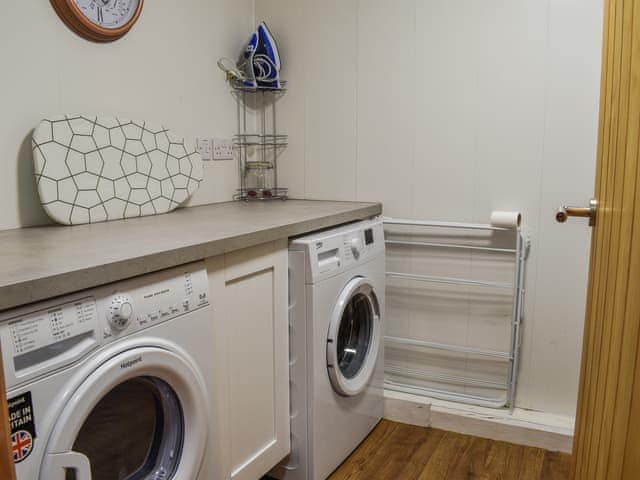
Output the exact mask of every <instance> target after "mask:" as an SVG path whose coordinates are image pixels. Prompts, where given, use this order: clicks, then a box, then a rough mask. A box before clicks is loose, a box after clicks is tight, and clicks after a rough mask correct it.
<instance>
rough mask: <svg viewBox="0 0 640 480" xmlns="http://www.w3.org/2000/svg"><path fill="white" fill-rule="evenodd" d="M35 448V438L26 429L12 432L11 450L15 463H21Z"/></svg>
mask: <svg viewBox="0 0 640 480" xmlns="http://www.w3.org/2000/svg"><path fill="white" fill-rule="evenodd" d="M32 449H33V438H32V437H31V434H30V433H29V432H27V431H26V430H18V431H17V432H16V433H12V434H11V451H12V452H13V461H14V463H20V462H21V461H23V460H24V459H25V458H27V457H28V456H29V454H30V453H31V450H32Z"/></svg>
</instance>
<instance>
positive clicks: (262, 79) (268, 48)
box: [253, 22, 281, 88]
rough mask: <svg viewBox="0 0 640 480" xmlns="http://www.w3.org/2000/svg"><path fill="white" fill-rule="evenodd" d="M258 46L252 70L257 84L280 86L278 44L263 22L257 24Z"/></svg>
mask: <svg viewBox="0 0 640 480" xmlns="http://www.w3.org/2000/svg"><path fill="white" fill-rule="evenodd" d="M257 33H258V47H257V49H256V52H255V56H254V58H253V70H254V74H255V77H256V79H257V81H258V86H260V87H267V88H280V86H281V85H280V66H281V65H280V54H279V53H278V45H277V44H276V41H275V39H274V38H273V35H271V32H270V31H269V28H268V27H267V24H266V23H265V22H262V23H260V25H259V26H258V32H257Z"/></svg>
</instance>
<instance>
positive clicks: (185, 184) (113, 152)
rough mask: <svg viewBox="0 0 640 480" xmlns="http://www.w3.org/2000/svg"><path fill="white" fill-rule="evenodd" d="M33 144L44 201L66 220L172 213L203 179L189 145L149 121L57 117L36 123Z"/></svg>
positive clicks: (55, 216) (60, 219)
mask: <svg viewBox="0 0 640 480" xmlns="http://www.w3.org/2000/svg"><path fill="white" fill-rule="evenodd" d="M32 145H33V161H34V166H35V176H36V183H37V185H38V194H39V195H40V201H41V203H42V206H43V207H44V209H45V211H46V212H47V214H48V215H49V216H50V217H51V218H52V219H53V220H54V221H56V222H58V223H63V224H66V225H78V224H83V223H96V222H105V221H108V220H117V219H122V218H130V217H141V216H145V215H156V214H160V213H167V212H170V211H171V210H173V209H175V208H176V207H178V206H179V205H180V204H181V203H182V202H184V201H185V200H187V199H188V198H189V197H190V196H191V195H192V194H193V193H194V192H195V191H196V190H197V189H198V187H199V186H200V182H201V181H202V177H203V169H202V159H201V158H200V155H199V154H197V153H196V152H195V148H194V146H193V145H192V144H191V143H189V144H187V142H185V140H184V138H182V137H178V136H176V135H175V134H174V133H172V132H171V131H170V130H169V129H167V128H164V127H161V126H157V125H154V124H151V123H149V122H131V121H129V120H123V119H119V118H109V117H93V116H86V115H85V116H80V115H60V116H55V117H50V118H48V119H46V120H43V121H42V122H40V124H39V125H38V127H37V128H36V129H35V130H34V133H33V141H32Z"/></svg>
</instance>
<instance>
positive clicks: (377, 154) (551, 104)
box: [256, 0, 602, 415]
mask: <svg viewBox="0 0 640 480" xmlns="http://www.w3.org/2000/svg"><path fill="white" fill-rule="evenodd" d="M256 18H257V19H258V20H260V19H266V20H267V21H268V22H269V23H270V26H271V27H272V29H273V30H274V32H275V35H276V36H277V38H278V40H279V43H280V47H281V50H282V52H283V63H284V71H283V76H284V77H286V78H287V79H288V80H289V82H290V84H289V92H288V93H287V96H286V97H285V98H284V99H283V100H282V102H281V104H280V113H281V120H280V125H281V126H282V129H283V130H284V131H286V132H287V133H288V134H289V135H290V147H289V148H288V150H287V151H286V152H285V153H284V154H283V156H282V158H281V173H282V184H285V185H288V186H289V187H291V192H292V194H293V196H296V197H304V198H315V199H329V198H330V199H345V200H348V199H357V200H379V201H382V202H384V205H385V214H386V215H389V216H397V217H413V218H423V219H434V220H455V221H476V222H487V221H488V217H489V214H490V212H491V211H492V210H494V209H508V210H511V209H513V210H520V211H522V212H523V213H524V219H525V224H526V226H527V228H528V229H530V231H531V233H532V242H533V247H532V249H531V255H530V258H529V262H528V274H527V293H526V312H525V315H526V319H525V322H526V323H525V333H524V353H523V364H522V368H521V376H520V388H519V391H518V402H517V403H518V406H520V407H523V408H532V409H537V410H542V411H547V412H554V413H560V414H567V415H573V414H574V411H575V402H576V396H577V385H578V374H579V361H580V351H581V338H582V324H583V315H584V303H585V288H586V276H587V267H588V266H587V261H588V251H589V241H590V231H589V229H588V227H587V226H586V225H585V223H584V222H581V221H571V222H570V223H569V224H566V225H563V226H560V225H557V224H555V223H554V219H553V217H554V212H555V209H556V208H557V207H558V206H559V205H560V204H562V203H565V202H568V203H574V204H578V205H580V204H585V203H586V202H587V200H588V199H589V198H590V196H591V195H592V192H593V184H594V165H595V151H596V134H597V116H598V94H599V79H600V50H601V32H602V1H601V0H487V1H476V0H396V1H389V0H304V1H303V0H259V1H258V2H256ZM413 255H415V254H413ZM410 260H411V261H415V260H416V258H415V257H412V258H411V259H410ZM391 300H393V299H391ZM390 303H391V302H390ZM391 321H393V319H391ZM441 328H443V329H445V330H446V329H447V325H446V324H443V326H442V327H441ZM439 333H440V334H441V335H444V334H443V332H439ZM445 333H446V332H445ZM450 333H453V331H452V332H450ZM470 333H472V332H470V330H469V328H467V330H466V333H465V332H463V333H461V334H460V335H466V337H467V338H468V337H469V335H470ZM458 340H460V339H458Z"/></svg>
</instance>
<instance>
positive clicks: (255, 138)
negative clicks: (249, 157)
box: [233, 133, 289, 148]
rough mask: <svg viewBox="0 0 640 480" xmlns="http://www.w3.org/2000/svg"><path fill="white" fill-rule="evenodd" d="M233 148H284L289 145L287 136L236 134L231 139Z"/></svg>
mask: <svg viewBox="0 0 640 480" xmlns="http://www.w3.org/2000/svg"><path fill="white" fill-rule="evenodd" d="M233 145H234V146H235V147H274V148H284V147H286V146H287V145H289V137H288V136H287V135H269V134H265V135H260V134H257V133H244V134H237V135H234V137H233Z"/></svg>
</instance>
